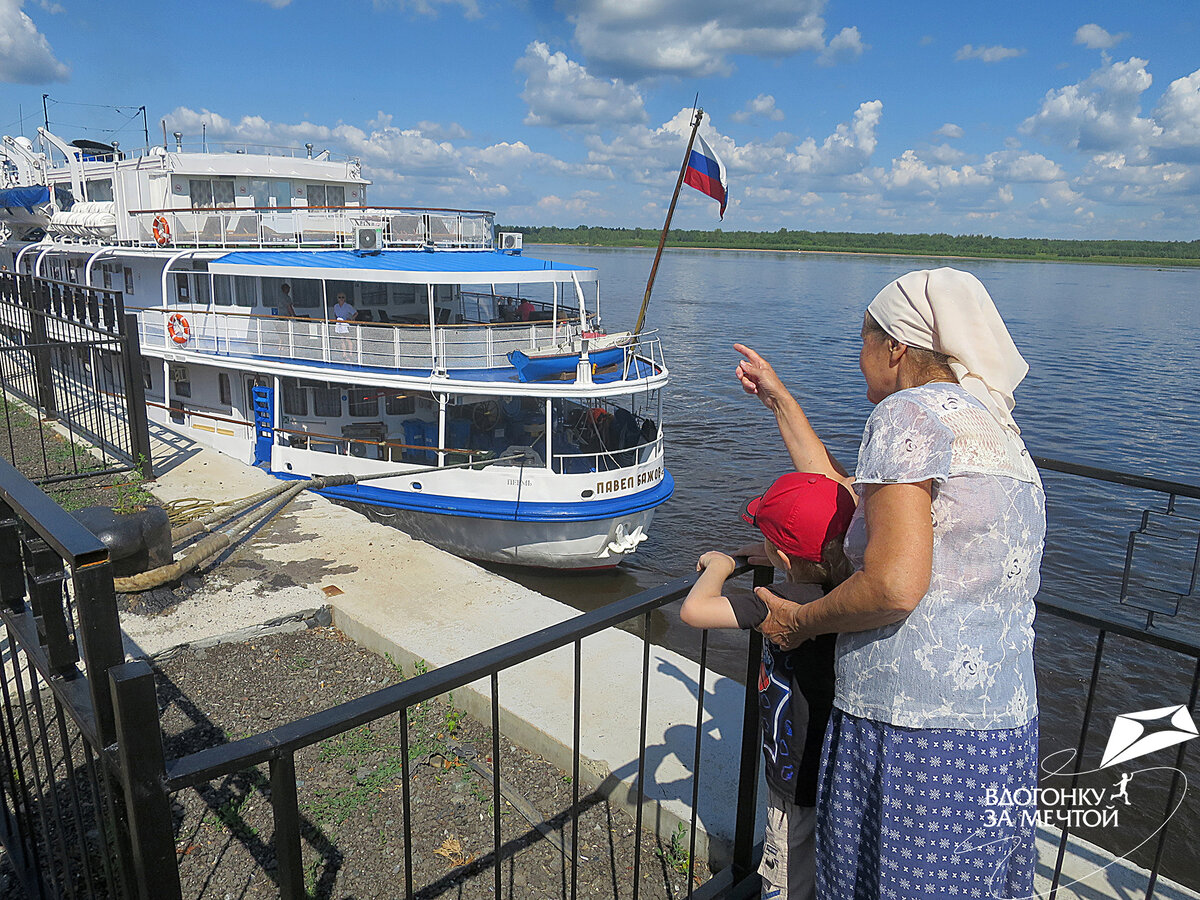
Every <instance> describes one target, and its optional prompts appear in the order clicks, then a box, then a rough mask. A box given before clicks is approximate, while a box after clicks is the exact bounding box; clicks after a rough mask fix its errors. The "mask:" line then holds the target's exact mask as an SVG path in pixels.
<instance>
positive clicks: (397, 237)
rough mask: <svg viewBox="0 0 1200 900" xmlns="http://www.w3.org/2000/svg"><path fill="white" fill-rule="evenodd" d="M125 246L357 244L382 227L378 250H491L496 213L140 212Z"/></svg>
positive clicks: (371, 210) (350, 209)
mask: <svg viewBox="0 0 1200 900" xmlns="http://www.w3.org/2000/svg"><path fill="white" fill-rule="evenodd" d="M129 216H130V219H131V224H132V229H131V233H130V234H129V235H128V237H127V240H129V241H131V242H132V243H134V244H138V245H140V246H144V247H164V248H172V249H188V248H201V247H221V248H226V249H230V250H244V249H279V248H283V247H328V248H349V249H354V248H356V247H358V246H359V239H358V231H359V229H362V228H367V229H379V241H378V246H380V247H391V248H399V249H403V248H408V249H413V248H423V247H436V248H439V249H447V250H453V249H457V250H490V249H491V248H492V246H493V242H492V234H493V231H494V226H495V218H496V216H495V213H492V212H487V211H485V210H459V209H431V208H417V207H403V206H397V207H392V206H379V207H340V206H337V207H333V206H330V207H311V206H290V207H286V206H285V207H260V206H252V207H221V208H214V209H139V210H134V211H132V212H130V213H129Z"/></svg>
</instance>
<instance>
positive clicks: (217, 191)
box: [212, 178, 233, 209]
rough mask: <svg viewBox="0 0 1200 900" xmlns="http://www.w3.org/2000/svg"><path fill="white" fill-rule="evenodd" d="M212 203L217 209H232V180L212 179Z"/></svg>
mask: <svg viewBox="0 0 1200 900" xmlns="http://www.w3.org/2000/svg"><path fill="white" fill-rule="evenodd" d="M212 192H213V203H214V204H216V206H217V208H218V209H232V208H233V179H232V178H221V179H216V178H214V179H213V183H212Z"/></svg>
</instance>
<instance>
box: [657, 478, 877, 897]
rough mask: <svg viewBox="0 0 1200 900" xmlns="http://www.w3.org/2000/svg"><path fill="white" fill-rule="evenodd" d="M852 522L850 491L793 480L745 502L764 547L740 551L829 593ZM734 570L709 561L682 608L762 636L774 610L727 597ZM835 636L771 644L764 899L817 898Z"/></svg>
mask: <svg viewBox="0 0 1200 900" xmlns="http://www.w3.org/2000/svg"><path fill="white" fill-rule="evenodd" d="M853 514H854V497H853V496H852V495H851V493H850V491H849V490H847V489H846V487H845V486H843V485H842V484H840V483H839V482H837V481H833V480H832V479H830V478H827V477H826V476H824V475H815V474H811V473H805V472H791V473H789V474H787V475H784V476H782V477H781V478H779V479H777V480H776V481H775V483H774V484H772V485H771V486H770V487H769V488H768V489H767V491H766V493H764V494H763V495H762V496H761V497H755V498H754V499H753V500H751V501H750V502H749V503H747V504H746V507H745V509H744V511H743V512H742V518H743V519H745V520H746V521H747V522H748V523H750V524H751V525H755V526H757V527H758V529H759V530H760V531H761V532H762V533H763V537H764V538H765V540H764V541H763V543H762V544H759V545H753V546H750V547H743V548H742V549H741V550H738V551H736V553H737V555H738V556H748V557H750V558H751V559H754V558H756V557H762V556H764V555H765V556H766V557H767V558H768V559H769V560H770V561H771V564H772V565H774V566H775V567H776V568H778V569H782V570H783V572H784V573H785V577H786V579H787V581H788V582H790V583H792V584H816V585H820V586H821V588H822V589H823V590H825V591H828V590H830V589H832V588H833V587H834V586H836V585H837V584H839V583H841V582H842V581H843V580H845V578H846V577H847V576H848V575H849V574H850V573H849V565H848V563H847V562H846V558H845V556H844V555H843V554H842V537H843V535H845V533H846V528H847V526H849V524H850V518H851V516H852V515H853ZM735 567H736V563H735V562H734V560H733V558H732V557H731V556H728V555H727V554H724V553H721V552H719V551H715V550H713V551H709V552H708V553H705V554H704V555H703V556H701V557H700V561H699V562H698V563H697V564H696V569H697V571H699V572H700V573H701V574H700V577H699V578H698V579H696V584H695V585H694V586H693V587H692V590H691V592H690V593H688V595H687V598H686V599H685V600H684V601H683V607H682V608H681V609H680V617H681V618H682V619H683V621H684V622H686V623H687V624H688V625H692V626H694V627H696V628H753V627H755V626H756V625H759V624H760V623H761V622H762V621H763V620H764V619H765V618H766V617H767V606H766V604H765V603H763V601H762V600H760V599H759V598H758V597H756V596H754V595H753V594H749V593H748V594H745V595H743V594H740V593H739V595H737V596H735V597H725V596H723V595H722V593H721V591H722V588H723V587H724V584H725V579H727V578H728V577H729V576H730V574H731V573H732V572H733V570H734V568H735ZM809 599H813V598H812V597H811V596H810V597H809ZM836 637H837V636H836V635H833V634H825V635H821V636H820V637H818V638H816V639H815V640H811V641H807V642H806V643H804V644H802V645H800V646H799V647H797V648H796V649H794V650H789V651H784V650H780V649H779V648H778V647H775V646H774V645H772V644H771V643H770V642H769V641H764V642H763V650H762V663H761V666H760V668H759V676H758V690H759V708H760V710H761V716H760V719H761V722H762V739H763V757H764V765H765V770H766V777H767V793H768V797H767V833H766V836H765V839H764V841H763V858H762V865H761V866H760V867H759V874H760V875H761V876H762V879H763V889H762V896H763V898H764V900H766V898H778V900H784V898H786V900H809V898H812V897H815V896H816V885H815V876H816V863H815V859H814V856H813V850H814V843H815V841H814V831H815V827H816V803H817V801H816V794H817V773H818V769H819V767H820V762H821V744H822V741H823V739H824V734H825V725H826V723H827V722H828V720H829V715H830V711H831V710H832V708H833V651H834V642H835V640H836Z"/></svg>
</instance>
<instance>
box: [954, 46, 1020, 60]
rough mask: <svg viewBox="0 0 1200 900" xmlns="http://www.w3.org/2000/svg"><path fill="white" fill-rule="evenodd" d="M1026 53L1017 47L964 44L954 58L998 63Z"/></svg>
mask: <svg viewBox="0 0 1200 900" xmlns="http://www.w3.org/2000/svg"><path fill="white" fill-rule="evenodd" d="M1024 55H1025V51H1024V50H1019V49H1017V48H1016V47H1000V46H995V47H976V46H973V45H972V44H963V45H962V46H961V47H959V48H958V52H957V53H955V54H954V59H955V60H956V61H958V62H962V61H963V60H965V59H977V60H979V61H980V62H985V63H996V62H1001V61H1003V60H1006V59H1012V58H1014V57H1017V56H1024Z"/></svg>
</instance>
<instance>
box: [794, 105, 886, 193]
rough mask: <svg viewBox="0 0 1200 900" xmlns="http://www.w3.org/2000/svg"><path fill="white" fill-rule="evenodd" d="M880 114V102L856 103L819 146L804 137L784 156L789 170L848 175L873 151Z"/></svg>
mask: <svg viewBox="0 0 1200 900" xmlns="http://www.w3.org/2000/svg"><path fill="white" fill-rule="evenodd" d="M882 116H883V103H882V102H881V101H879V100H870V101H868V102H866V103H862V104H859V107H858V109H857V110H855V112H854V117H853V118H852V119H851V121H850V122H849V123H845V122H843V123H841V124H840V125H838V127H837V129H836V130H835V131H834V133H833V134H831V135H829V137H827V138H825V140H824V141H823V142H822V143H821V145H820V146H818V145H817V142H816V141H815V140H813V139H812V138H806V139H805V140H804V141H803V142H802V143H801V144H800V146H798V147H797V148H796V151H795V153H793V154H790V155H789V156H788V158H787V159H786V164H787V168H788V170H789V171H791V172H795V173H797V174H805V175H848V174H851V173H853V172H857V171H859V170H861V169H862V168H863V166H865V165H866V164H867V161H868V160H869V159H870V157H871V154H872V153H874V152H875V145H876V137H875V129H876V127H877V126H878V125H879V120H880V119H881V118H882Z"/></svg>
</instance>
